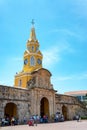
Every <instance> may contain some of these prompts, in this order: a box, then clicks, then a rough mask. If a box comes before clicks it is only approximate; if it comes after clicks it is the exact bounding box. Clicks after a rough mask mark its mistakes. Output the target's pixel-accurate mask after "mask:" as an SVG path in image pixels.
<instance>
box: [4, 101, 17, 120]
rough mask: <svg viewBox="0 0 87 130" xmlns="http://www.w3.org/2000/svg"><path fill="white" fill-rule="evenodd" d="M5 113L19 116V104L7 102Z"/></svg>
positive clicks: (9, 115) (10, 115)
mask: <svg viewBox="0 0 87 130" xmlns="http://www.w3.org/2000/svg"><path fill="white" fill-rule="evenodd" d="M4 115H5V116H8V117H10V118H11V117H12V116H14V117H17V105H16V104H14V103H7V104H6V106H5V108H4Z"/></svg>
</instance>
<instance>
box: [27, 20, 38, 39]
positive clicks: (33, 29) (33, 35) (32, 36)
mask: <svg viewBox="0 0 87 130" xmlns="http://www.w3.org/2000/svg"><path fill="white" fill-rule="evenodd" d="M31 23H32V28H31V32H30V38H29V40H30V41H31V40H34V41H36V40H37V39H36V34H35V28H34V20H33V19H32V22H31Z"/></svg>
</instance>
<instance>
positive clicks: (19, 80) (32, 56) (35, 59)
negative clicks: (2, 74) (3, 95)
mask: <svg viewBox="0 0 87 130" xmlns="http://www.w3.org/2000/svg"><path fill="white" fill-rule="evenodd" d="M26 45H27V49H26V50H25V52H24V57H23V60H24V65H23V70H22V71H21V72H20V73H17V74H16V75H15V81H14V86H15V87H21V88H26V87H27V83H28V81H29V80H30V79H31V78H32V75H31V73H32V72H34V71H35V70H39V69H41V68H42V58H43V56H42V53H41V52H40V50H39V42H38V40H37V38H36V34H35V28H34V22H33V21H32V28H31V32H30V38H29V39H28V41H27V44H26Z"/></svg>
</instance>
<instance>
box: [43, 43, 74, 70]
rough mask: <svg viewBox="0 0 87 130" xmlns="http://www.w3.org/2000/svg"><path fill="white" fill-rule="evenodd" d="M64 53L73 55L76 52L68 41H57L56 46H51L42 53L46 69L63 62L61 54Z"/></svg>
mask: <svg viewBox="0 0 87 130" xmlns="http://www.w3.org/2000/svg"><path fill="white" fill-rule="evenodd" d="M52 45H53V44H52ZM64 52H68V53H73V52H74V50H73V49H72V48H71V47H70V44H69V43H68V42H67V41H64V40H61V41H57V43H55V46H51V47H50V48H49V49H47V50H44V51H43V52H42V53H43V66H45V67H46V68H49V67H53V65H55V64H56V63H58V62H60V61H61V59H62V56H61V54H62V53H64Z"/></svg>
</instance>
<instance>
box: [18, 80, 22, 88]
mask: <svg viewBox="0 0 87 130" xmlns="http://www.w3.org/2000/svg"><path fill="white" fill-rule="evenodd" d="M21 85H22V80H21V79H20V80H19V82H18V86H19V87H21Z"/></svg>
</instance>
